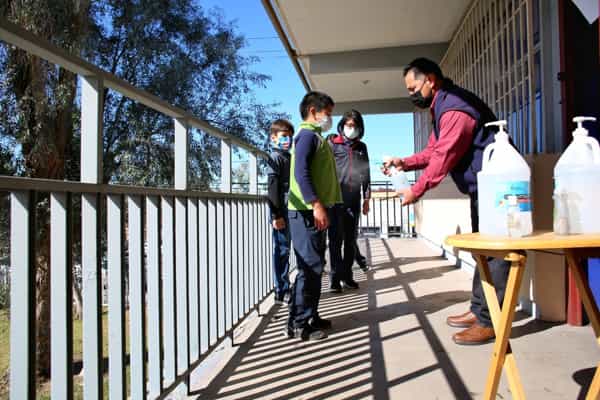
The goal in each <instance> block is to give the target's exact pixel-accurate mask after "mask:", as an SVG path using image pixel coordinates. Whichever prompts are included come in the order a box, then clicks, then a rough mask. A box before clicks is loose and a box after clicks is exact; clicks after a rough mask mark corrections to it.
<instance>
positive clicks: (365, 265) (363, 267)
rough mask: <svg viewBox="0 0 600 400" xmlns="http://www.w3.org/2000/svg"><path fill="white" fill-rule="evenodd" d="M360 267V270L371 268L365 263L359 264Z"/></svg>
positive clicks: (367, 270)
mask: <svg viewBox="0 0 600 400" xmlns="http://www.w3.org/2000/svg"><path fill="white" fill-rule="evenodd" d="M359 267H360V269H361V270H362V272H369V270H370V269H371V267H369V266H368V265H367V264H364V265H362V264H361V265H359Z"/></svg>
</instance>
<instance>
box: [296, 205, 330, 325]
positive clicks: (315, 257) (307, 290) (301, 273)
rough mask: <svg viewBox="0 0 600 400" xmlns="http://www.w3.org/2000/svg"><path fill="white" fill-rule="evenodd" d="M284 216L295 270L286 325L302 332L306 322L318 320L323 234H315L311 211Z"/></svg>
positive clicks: (323, 255)
mask: <svg viewBox="0 0 600 400" xmlns="http://www.w3.org/2000/svg"><path fill="white" fill-rule="evenodd" d="M288 216H289V223H290V225H289V226H290V233H291V235H292V244H293V246H294V252H295V254H296V260H297V270H298V272H297V274H296V280H295V281H294V284H293V285H292V291H291V296H290V305H289V321H288V324H289V325H292V327H294V328H303V327H305V326H306V325H307V324H308V321H309V320H310V318H312V317H316V316H318V312H317V309H318V307H319V299H320V298H321V275H322V274H323V266H324V264H325V246H326V236H325V235H326V233H325V231H319V230H317V228H316V226H315V219H314V217H313V212H312V210H307V211H293V210H290V211H289V212H288Z"/></svg>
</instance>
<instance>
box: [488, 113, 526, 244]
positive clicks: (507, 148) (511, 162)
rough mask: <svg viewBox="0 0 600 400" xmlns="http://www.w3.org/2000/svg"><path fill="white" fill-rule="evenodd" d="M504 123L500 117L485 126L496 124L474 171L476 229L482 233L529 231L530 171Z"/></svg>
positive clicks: (511, 234)
mask: <svg viewBox="0 0 600 400" xmlns="http://www.w3.org/2000/svg"><path fill="white" fill-rule="evenodd" d="M506 124H507V123H506V121H504V120H502V121H495V122H490V123H488V124H486V125H485V126H486V127H489V126H498V132H497V133H496V135H495V137H494V139H495V141H494V142H493V143H491V144H489V145H488V146H486V148H485V150H484V152H483V159H482V168H481V171H480V172H479V173H478V174H477V186H478V192H479V199H478V208H479V231H480V232H481V233H482V234H486V235H500V236H515V237H519V236H525V235H529V234H531V232H532V231H533V225H532V215H531V195H530V181H531V170H530V169H529V165H527V162H526V161H525V159H524V158H523V157H522V156H521V155H520V154H519V152H518V151H517V150H516V149H515V148H514V147H513V146H512V144H511V143H510V137H509V136H508V133H507V132H506V130H505V129H504V128H505V126H506ZM509 203H510V204H509Z"/></svg>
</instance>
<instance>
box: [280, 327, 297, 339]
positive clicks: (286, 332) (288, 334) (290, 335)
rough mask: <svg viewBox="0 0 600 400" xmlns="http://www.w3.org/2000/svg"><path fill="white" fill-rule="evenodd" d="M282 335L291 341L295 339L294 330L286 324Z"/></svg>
mask: <svg viewBox="0 0 600 400" xmlns="http://www.w3.org/2000/svg"><path fill="white" fill-rule="evenodd" d="M283 334H284V336H285V337H287V338H288V339H293V338H295V337H297V336H296V330H295V329H294V328H293V327H292V326H290V325H288V324H286V325H285V329H284V330H283Z"/></svg>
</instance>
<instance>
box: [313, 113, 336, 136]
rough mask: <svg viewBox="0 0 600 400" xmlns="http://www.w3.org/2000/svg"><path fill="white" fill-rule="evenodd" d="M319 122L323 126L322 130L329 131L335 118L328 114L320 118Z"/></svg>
mask: <svg viewBox="0 0 600 400" xmlns="http://www.w3.org/2000/svg"><path fill="white" fill-rule="evenodd" d="M317 123H318V124H319V126H320V127H321V131H322V132H327V131H328V130H330V129H331V126H332V125H333V120H332V119H331V117H330V116H329V115H326V116H324V117H323V118H321V119H320V120H318V121H317Z"/></svg>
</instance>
